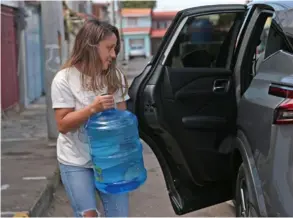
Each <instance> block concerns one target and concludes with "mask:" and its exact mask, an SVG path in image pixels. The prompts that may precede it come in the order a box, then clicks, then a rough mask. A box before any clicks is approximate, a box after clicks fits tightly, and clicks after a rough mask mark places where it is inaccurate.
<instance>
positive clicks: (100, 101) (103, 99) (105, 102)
mask: <svg viewBox="0 0 293 218" xmlns="http://www.w3.org/2000/svg"><path fill="white" fill-rule="evenodd" d="M114 104H115V102H114V97H113V95H102V96H97V97H96V98H95V100H94V102H93V103H92V105H91V107H92V108H93V109H94V112H101V111H104V110H107V109H111V108H114V107H115V105H114Z"/></svg>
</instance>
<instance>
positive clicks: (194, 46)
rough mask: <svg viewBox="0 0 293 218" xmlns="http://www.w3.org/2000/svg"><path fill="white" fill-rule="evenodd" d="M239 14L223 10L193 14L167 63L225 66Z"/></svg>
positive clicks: (174, 64) (181, 65)
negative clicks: (218, 12) (234, 25)
mask: <svg viewBox="0 0 293 218" xmlns="http://www.w3.org/2000/svg"><path fill="white" fill-rule="evenodd" d="M236 17H237V14H236V13H220V14H210V15H204V16H197V17H191V18H189V19H188V21H187V22H186V23H185V25H184V27H183V28H182V30H181V32H180V34H179V36H178V38H177V39H176V41H175V43H174V45H173V47H172V49H171V52H170V53H169V56H168V58H167V62H166V65H167V66H170V67H206V68H211V67H225V66H226V62H227V58H228V57H227V56H228V55H227V49H228V46H229V44H230V41H229V38H230V37H229V36H230V35H231V32H232V31H231V29H232V28H231V27H232V26H233V24H234V22H235V19H236ZM223 52H226V53H223ZM223 54H225V55H223Z"/></svg>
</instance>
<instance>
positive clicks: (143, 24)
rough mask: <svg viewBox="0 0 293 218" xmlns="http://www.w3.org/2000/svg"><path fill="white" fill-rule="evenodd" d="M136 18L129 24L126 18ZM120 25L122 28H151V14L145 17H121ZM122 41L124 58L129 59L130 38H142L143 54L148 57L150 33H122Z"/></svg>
mask: <svg viewBox="0 0 293 218" xmlns="http://www.w3.org/2000/svg"><path fill="white" fill-rule="evenodd" d="M131 18H134V19H137V22H136V23H133V24H131V22H128V19H131ZM122 27H123V28H151V27H152V18H151V16H145V17H123V19H122ZM123 39H124V43H125V46H124V48H125V58H126V59H127V60H128V59H129V53H130V51H131V47H130V43H129V41H130V40H131V39H144V51H145V56H146V57H149V56H150V54H151V40H150V33H144V34H143V33H139V32H138V33H128V34H124V35H123Z"/></svg>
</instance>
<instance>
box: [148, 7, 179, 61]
mask: <svg viewBox="0 0 293 218" xmlns="http://www.w3.org/2000/svg"><path fill="white" fill-rule="evenodd" d="M176 14H177V11H153V13H152V30H151V53H152V55H154V54H156V52H157V50H158V47H159V45H160V43H161V41H162V38H163V36H164V35H165V33H166V31H167V29H168V28H169V26H170V24H171V23H172V20H173V18H174V17H175V15H176Z"/></svg>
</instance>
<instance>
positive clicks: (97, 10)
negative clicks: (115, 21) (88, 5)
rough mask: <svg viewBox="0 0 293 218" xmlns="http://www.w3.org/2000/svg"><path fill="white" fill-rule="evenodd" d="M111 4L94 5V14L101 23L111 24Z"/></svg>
mask: <svg viewBox="0 0 293 218" xmlns="http://www.w3.org/2000/svg"><path fill="white" fill-rule="evenodd" d="M109 6H110V3H106V2H105V3H93V5H92V14H93V15H94V16H95V17H96V18H97V19H98V20H100V21H104V22H110V17H109V11H108V8H109Z"/></svg>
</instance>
